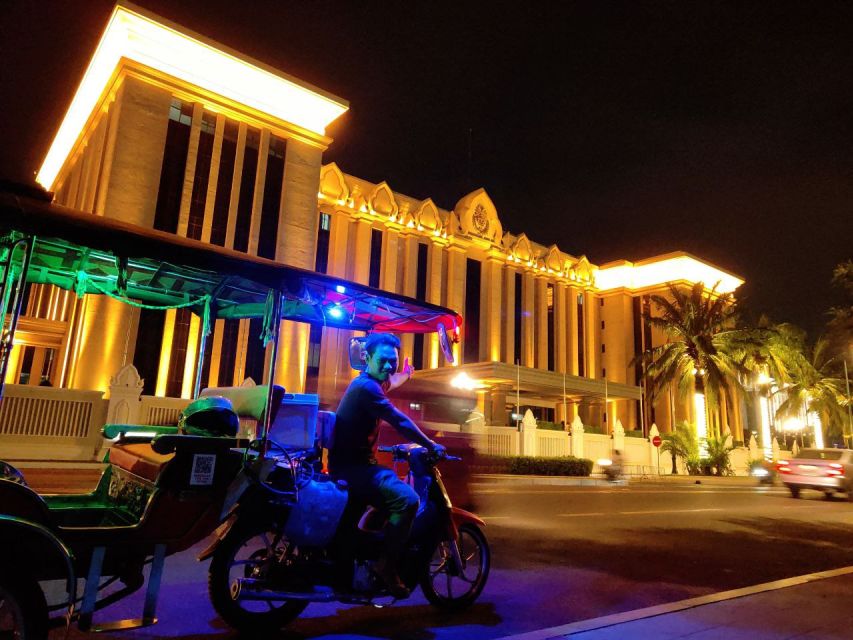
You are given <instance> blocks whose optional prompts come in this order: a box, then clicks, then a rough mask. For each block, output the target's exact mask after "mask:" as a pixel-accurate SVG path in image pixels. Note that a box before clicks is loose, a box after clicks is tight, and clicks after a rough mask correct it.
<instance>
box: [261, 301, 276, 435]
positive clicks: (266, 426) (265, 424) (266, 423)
mask: <svg viewBox="0 0 853 640" xmlns="http://www.w3.org/2000/svg"><path fill="white" fill-rule="evenodd" d="M281 298H282V296H281V291H278V290H277V289H276V290H275V293H274V300H273V308H272V317H273V322H272V324H271V326H270V331H271V333H272V336H271V338H272V353H271V354H270V366H269V381H268V384H267V402H266V408H265V410H264V419H263V421H262V422H261V424H260V425H259V426H260V433H259V434H258V439H259V440H260V441H261V451H266V445H267V436H268V434H269V430H270V422H271V418H272V412H273V406H272V399H273V386H274V383H275V365H276V361H277V360H278V342H279V338H280V337H281V322H282V320H281Z"/></svg>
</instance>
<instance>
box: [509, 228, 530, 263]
mask: <svg viewBox="0 0 853 640" xmlns="http://www.w3.org/2000/svg"><path fill="white" fill-rule="evenodd" d="M511 253H512V256H513V257H514V258H515V259H516V260H518V261H519V262H530V261H531V260H533V245H531V244H530V240H528V239H527V236H526V235H525V234H523V233H522V234H519V236H518V237H517V238H516V239H515V243H514V244H513V245H512V248H511Z"/></svg>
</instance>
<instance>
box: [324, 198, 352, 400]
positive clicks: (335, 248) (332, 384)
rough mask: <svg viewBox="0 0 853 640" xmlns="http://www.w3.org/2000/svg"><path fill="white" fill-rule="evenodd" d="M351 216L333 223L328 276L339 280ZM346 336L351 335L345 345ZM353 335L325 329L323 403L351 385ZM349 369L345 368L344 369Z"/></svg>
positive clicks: (340, 215)
mask: <svg viewBox="0 0 853 640" xmlns="http://www.w3.org/2000/svg"><path fill="white" fill-rule="evenodd" d="M351 225H352V223H351V222H350V218H349V215H348V214H346V213H342V212H335V213H332V214H331V215H330V219H329V261H328V266H327V267H326V273H328V274H329V275H330V276H335V277H338V278H346V277H347V247H348V245H349V236H350V226H351ZM342 334H347V339H346V344H344V341H343V336H342ZM348 348H349V332H348V331H343V330H341V329H331V328H328V327H326V328H324V329H323V337H322V338H321V339H320V372H319V378H318V380H317V393H318V395H319V396H320V399H321V400H323V401H325V402H331V401H332V400H333V399H334V398H337V396H338V387H340V386H341V384H342V383H344V382H345V381H348V380H349V379H350V378H349V372H350V367H349V364H348V361H349V354H348ZM344 367H345V368H344Z"/></svg>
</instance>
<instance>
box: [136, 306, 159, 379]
mask: <svg viewBox="0 0 853 640" xmlns="http://www.w3.org/2000/svg"><path fill="white" fill-rule="evenodd" d="M164 321H165V317H164V315H163V312H162V311H157V310H155V309H140V310H139V329H138V330H137V332H136V348H135V349H134V351H133V366H135V367H136V370H137V371H138V372H139V377H140V378H142V381H143V383H142V393H143V394H145V395H147V396H153V395H154V392H155V390H156V388H157V368H158V367H159V366H160V349H158V348H156V347H155V348H153V349H152V348H151V345H160V344H163V323H164Z"/></svg>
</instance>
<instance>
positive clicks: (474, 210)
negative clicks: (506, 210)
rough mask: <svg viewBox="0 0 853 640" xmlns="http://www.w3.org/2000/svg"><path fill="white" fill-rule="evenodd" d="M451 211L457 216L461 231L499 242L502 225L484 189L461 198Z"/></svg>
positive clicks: (501, 234)
mask: <svg viewBox="0 0 853 640" xmlns="http://www.w3.org/2000/svg"><path fill="white" fill-rule="evenodd" d="M453 212H454V213H455V214H456V215H457V216H458V217H459V226H460V227H461V229H462V233H466V234H468V235H472V236H479V237H480V238H484V239H486V240H488V241H490V242H494V243H495V244H499V243H500V241H501V237H502V236H503V226H502V225H501V222H500V220H498V212H497V210H496V209H495V205H494V203H493V202H492V199H491V198H489V194H487V193H486V190H485V189H477V190H476V191H473V192H471V193H469V194H468V195H467V196H465V197H464V198H462V199H461V200H460V201H459V202H457V203H456V206H455V207H454V208H453Z"/></svg>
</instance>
